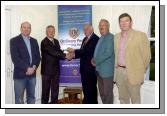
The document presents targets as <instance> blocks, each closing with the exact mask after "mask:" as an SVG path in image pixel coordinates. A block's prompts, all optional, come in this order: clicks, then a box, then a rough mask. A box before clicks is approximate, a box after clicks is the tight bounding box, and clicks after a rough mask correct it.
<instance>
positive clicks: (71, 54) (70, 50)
mask: <svg viewBox="0 0 167 116" xmlns="http://www.w3.org/2000/svg"><path fill="white" fill-rule="evenodd" d="M67 51H68V53H67V54H66V59H67V60H69V61H70V60H72V59H73V58H74V56H75V53H74V52H75V50H74V49H73V48H70V47H68V48H67Z"/></svg>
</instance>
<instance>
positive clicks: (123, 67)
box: [118, 65, 126, 68]
mask: <svg viewBox="0 0 167 116" xmlns="http://www.w3.org/2000/svg"><path fill="white" fill-rule="evenodd" d="M118 67H121V68H126V66H121V65H118Z"/></svg>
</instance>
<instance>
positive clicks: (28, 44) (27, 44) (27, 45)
mask: <svg viewBox="0 0 167 116" xmlns="http://www.w3.org/2000/svg"><path fill="white" fill-rule="evenodd" d="M22 37H23V40H24V42H25V44H26V47H27V50H28V53H29V56H30V64H31V63H32V53H31V44H30V37H28V36H27V37H26V36H24V35H22Z"/></svg>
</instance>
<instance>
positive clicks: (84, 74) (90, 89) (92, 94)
mask: <svg viewBox="0 0 167 116" xmlns="http://www.w3.org/2000/svg"><path fill="white" fill-rule="evenodd" d="M84 33H85V36H86V37H85V38H84V39H83V42H82V45H81V48H80V49H78V50H74V49H72V48H68V49H67V51H68V52H69V53H71V54H74V58H80V73H81V81H82V88H83V94H84V99H83V103H84V104H97V103H98V100H97V86H96V84H97V77H96V74H95V67H94V66H93V65H92V64H91V59H92V58H93V54H94V50H95V47H96V44H97V42H98V40H99V37H98V36H97V35H96V34H95V33H94V32H93V27H92V26H91V25H90V24H85V25H84Z"/></svg>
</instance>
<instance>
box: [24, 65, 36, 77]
mask: <svg viewBox="0 0 167 116" xmlns="http://www.w3.org/2000/svg"><path fill="white" fill-rule="evenodd" d="M34 72H35V69H34V68H32V67H28V68H27V72H26V75H32V74H33V73H34Z"/></svg>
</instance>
